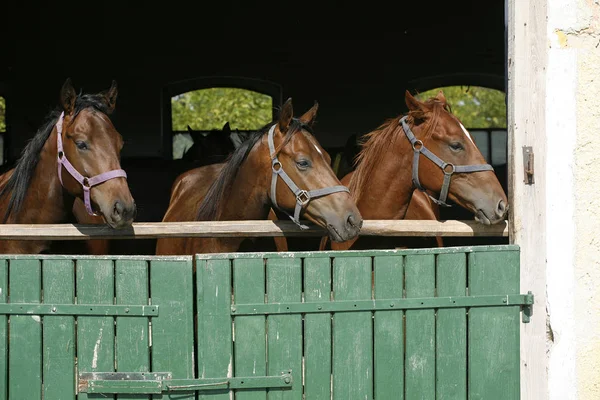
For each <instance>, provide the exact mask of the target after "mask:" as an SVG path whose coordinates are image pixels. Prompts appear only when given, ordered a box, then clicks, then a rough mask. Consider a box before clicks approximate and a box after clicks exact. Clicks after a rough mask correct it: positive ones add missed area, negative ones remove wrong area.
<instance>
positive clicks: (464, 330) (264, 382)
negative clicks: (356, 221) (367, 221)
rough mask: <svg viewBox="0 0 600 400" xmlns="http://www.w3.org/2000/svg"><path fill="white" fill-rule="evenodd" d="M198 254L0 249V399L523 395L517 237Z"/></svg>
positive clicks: (522, 298) (523, 301) (527, 300)
mask: <svg viewBox="0 0 600 400" xmlns="http://www.w3.org/2000/svg"><path fill="white" fill-rule="evenodd" d="M196 261H197V265H196V276H195V277H194V276H193V274H192V271H193V269H192V257H140V256H134V257H126V256H120V257H90V256H86V257H74V256H39V257H36V256H6V257H5V258H4V259H3V260H2V261H0V288H2V291H1V292H0V313H1V312H6V313H7V314H0V400H5V399H7V398H27V399H30V398H32V399H36V398H42V393H41V391H42V390H43V398H44V399H47V400H54V399H61V400H62V399H75V398H76V395H75V390H74V386H76V385H77V386H78V387H79V389H80V393H79V394H78V395H77V399H85V398H88V396H89V398H92V397H93V398H106V396H108V397H109V398H118V399H134V398H135V399H140V398H141V399H144V398H145V399H148V398H149V397H151V398H153V399H155V398H157V399H167V398H172V399H175V398H176V399H181V398H190V399H191V398H195V397H196V396H198V398H202V399H204V400H215V399H217V400H225V399H229V398H230V396H233V397H234V398H236V399H271V398H290V399H302V398H306V399H322V398H323V399H328V398H331V397H332V396H333V398H336V399H354V398H360V399H365V398H366V399H373V398H375V399H382V398H399V399H402V398H404V399H407V400H408V399H415V398H419V399H420V398H427V399H435V400H441V399H455V398H460V399H489V398H502V399H503V400H505V399H506V400H516V399H518V398H519V385H520V383H519V325H520V321H519V316H520V313H521V308H523V309H526V307H527V306H528V305H529V304H531V303H532V302H533V296H532V295H523V294H519V251H518V247H515V246H493V247H469V248H446V249H418V250H397V251H357V252H315V253H243V254H237V253H236V254H214V255H205V254H202V255H197V256H196ZM40 271H41V272H40ZM40 276H41V277H42V278H43V280H41V279H40ZM9 277H10V282H7V280H8V279H9ZM194 278H195V279H194ZM372 279H373V280H372ZM9 283H10V289H9V285H8V284H9ZM74 283H76V285H75V284H74ZM75 289H76V293H74V291H75ZM194 289H195V290H194ZM41 290H43V293H44V297H43V299H44V303H43V304H41V305H40V304H39V302H40V298H41V297H40V292H41ZM9 291H10V293H11V294H12V295H13V296H11V298H10V299H9V298H8V297H7V294H8V293H9ZM74 295H77V298H76V300H75V296H74ZM194 295H195V296H196V297H194ZM75 301H76V303H77V304H74V302H75ZM113 302H114V303H115V304H113ZM194 305H195V307H196V310H195V311H196V312H197V314H196V317H197V321H198V323H197V327H198V329H197V331H196V332H194V325H193V324H194V309H193V306H194ZM52 307H56V311H54V312H53V311H52ZM88 307H90V308H92V310H91V311H89V310H86V308H88ZM128 307H129V308H130V309H129V313H125V308H128ZM141 307H147V308H146V309H144V310H143V309H141ZM152 308H155V313H154V314H153V315H152V316H150V315H148V313H151V312H152ZM90 312H91V313H90ZM132 314H135V315H132ZM6 315H8V316H6ZM8 319H10V328H11V329H10V338H8V337H6V335H7V332H8V330H7V325H8V323H7V320H8ZM40 319H42V321H43V324H40V323H38V322H37V321H38V320H40ZM76 319H77V335H75V334H74V333H75V332H74V329H75V320H76ZM32 322H34V323H32ZM42 328H43V330H42ZM234 328H235V329H234ZM234 332H235V335H234ZM42 338H43V341H42ZM194 339H196V342H197V343H194ZM234 339H235V341H234ZM9 341H10V342H9ZM150 345H151V347H150ZM7 346H10V349H8V350H10V351H8V352H7ZM74 346H77V347H74ZM234 347H235V348H234ZM75 349H77V352H76V353H75V351H74V350H75ZM195 353H196V354H195ZM16 354H18V355H19V357H18V358H16V357H15V355H16ZM21 354H26V355H27V358H26V360H27V362H23V360H24V359H23V358H22V357H21V356H20V355H21ZM31 360H33V362H30V361H31ZM76 360H77V362H78V364H77V365H78V368H77V372H78V373H79V375H78V376H79V379H78V380H77V382H76V381H75V380H76V379H75V378H74V377H75V376H76V375H75V362H76ZM302 361H304V364H302ZM195 362H197V363H198V366H197V367H195V366H194V363H195ZM115 365H116V369H117V371H118V372H113V371H114V368H115ZM13 366H14V369H13ZM7 367H9V368H10V370H9V368H7ZM303 367H304V370H303V369H302V368H303ZM94 371H95V372H94ZM284 371H291V375H290V376H286V375H282V373H283V372H284ZM196 372H197V373H196ZM157 374H160V376H159V375H157ZM25 377H27V379H25ZM286 377H287V381H286ZM2 379H4V380H5V383H4V384H2ZM123 379H124V380H123ZM42 388H43V389H42ZM331 388H333V393H332V392H331ZM113 394H114V396H113ZM9 396H10V397H9Z"/></svg>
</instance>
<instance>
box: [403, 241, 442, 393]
mask: <svg viewBox="0 0 600 400" xmlns="http://www.w3.org/2000/svg"><path fill="white" fill-rule="evenodd" d="M404 267H405V276H406V297H407V298H415V297H433V296H434V291H435V255H434V254H433V253H432V254H418V255H407V256H406V258H405V264H404ZM404 366H405V380H406V384H405V385H406V393H405V395H406V398H407V399H435V311H434V310H407V311H406V356H405V361H404Z"/></svg>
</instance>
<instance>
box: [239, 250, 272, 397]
mask: <svg viewBox="0 0 600 400" xmlns="http://www.w3.org/2000/svg"><path fill="white" fill-rule="evenodd" d="M264 291H265V267H264V262H263V259H262V258H255V259H243V258H242V259H235V260H233V293H234V300H235V303H237V304H244V303H264V301H265V292H264ZM234 326H235V346H234V354H235V362H234V375H235V376H265V375H266V373H267V366H266V364H267V359H266V356H267V355H266V351H267V349H266V344H265V336H266V334H267V332H266V327H265V317H264V316H242V317H236V318H235V319H234ZM266 398H267V391H266V389H254V390H244V391H239V392H237V393H236V394H235V399H236V400H256V399H266Z"/></svg>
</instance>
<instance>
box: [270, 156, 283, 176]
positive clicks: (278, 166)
mask: <svg viewBox="0 0 600 400" xmlns="http://www.w3.org/2000/svg"><path fill="white" fill-rule="evenodd" d="M271 168H273V172H275V173H276V174H278V173H279V171H281V169H282V168H283V166H282V165H281V162H280V161H279V160H278V159H275V160H273V164H271Z"/></svg>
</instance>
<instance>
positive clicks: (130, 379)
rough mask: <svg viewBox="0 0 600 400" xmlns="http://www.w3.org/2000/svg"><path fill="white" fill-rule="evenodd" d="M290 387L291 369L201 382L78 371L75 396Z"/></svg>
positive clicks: (163, 375)
mask: <svg viewBox="0 0 600 400" xmlns="http://www.w3.org/2000/svg"><path fill="white" fill-rule="evenodd" d="M292 384H293V379H292V371H291V370H288V371H284V372H282V373H281V375H280V376H246V377H232V378H204V379H172V374H171V373H170V372H81V373H80V374H79V382H78V385H77V387H78V390H79V393H99V394H125V393H131V394H161V393H163V392H181V391H196V390H218V389H225V390H229V389H236V390H244V389H267V388H268V389H277V388H279V389H286V388H288V389H289V388H291V387H292Z"/></svg>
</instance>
